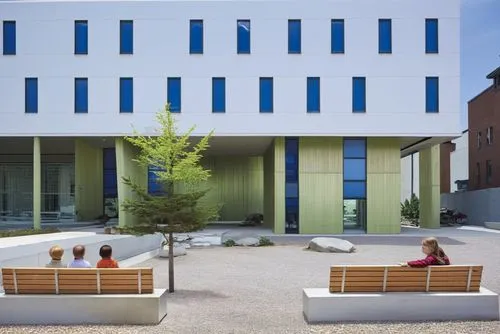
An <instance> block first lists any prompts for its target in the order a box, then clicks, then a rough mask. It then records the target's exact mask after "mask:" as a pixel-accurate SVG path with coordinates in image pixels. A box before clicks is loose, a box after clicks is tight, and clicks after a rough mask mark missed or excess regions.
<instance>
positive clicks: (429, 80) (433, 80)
mask: <svg viewBox="0 0 500 334" xmlns="http://www.w3.org/2000/svg"><path fill="white" fill-rule="evenodd" d="M433 84H435V88H436V90H437V91H436V92H435V98H436V100H435V101H431V100H430V99H431V97H432V94H433V93H434V92H433V91H432V90H433V89H434V86H433ZM439 93H440V89H439V77H425V113H426V114H439V100H440V99H439ZM433 105H435V109H434V108H432V106H433Z"/></svg>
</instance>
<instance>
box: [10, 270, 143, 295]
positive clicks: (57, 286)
mask: <svg viewBox="0 0 500 334" xmlns="http://www.w3.org/2000/svg"><path fill="white" fill-rule="evenodd" d="M2 277H3V288H4V290H5V294H113V293H114V294H142V293H153V269H152V268H130V269H129V268H116V269H94V268H92V269H73V268H2Z"/></svg>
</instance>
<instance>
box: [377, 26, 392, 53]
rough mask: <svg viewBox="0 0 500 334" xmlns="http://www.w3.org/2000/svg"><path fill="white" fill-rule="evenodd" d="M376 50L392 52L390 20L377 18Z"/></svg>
mask: <svg viewBox="0 0 500 334" xmlns="http://www.w3.org/2000/svg"><path fill="white" fill-rule="evenodd" d="M378 52H379V53H392V21H391V20H390V19H380V20H378Z"/></svg>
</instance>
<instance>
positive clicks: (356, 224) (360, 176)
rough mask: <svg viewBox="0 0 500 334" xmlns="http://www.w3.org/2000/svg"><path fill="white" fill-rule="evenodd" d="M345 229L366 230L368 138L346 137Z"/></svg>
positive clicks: (344, 149) (344, 150)
mask: <svg viewBox="0 0 500 334" xmlns="http://www.w3.org/2000/svg"><path fill="white" fill-rule="evenodd" d="M343 152H344V230H349V229H359V230H366V139H365V138H346V139H344V148H343Z"/></svg>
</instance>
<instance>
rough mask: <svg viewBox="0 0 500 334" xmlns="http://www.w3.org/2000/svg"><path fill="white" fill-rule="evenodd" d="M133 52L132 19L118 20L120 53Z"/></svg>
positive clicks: (128, 53)
mask: <svg viewBox="0 0 500 334" xmlns="http://www.w3.org/2000/svg"><path fill="white" fill-rule="evenodd" d="M133 53H134V21H132V20H121V21H120V54H122V55H131V54H133Z"/></svg>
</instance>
